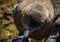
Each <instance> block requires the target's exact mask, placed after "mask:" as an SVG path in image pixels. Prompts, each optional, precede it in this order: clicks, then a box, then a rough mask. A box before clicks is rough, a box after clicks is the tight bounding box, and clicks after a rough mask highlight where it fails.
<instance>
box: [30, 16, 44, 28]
mask: <svg viewBox="0 0 60 42" xmlns="http://www.w3.org/2000/svg"><path fill="white" fill-rule="evenodd" d="M41 24H43V22H42V21H41V22H38V21H36V19H35V18H32V17H30V27H34V28H36V27H39V26H40V25H41Z"/></svg>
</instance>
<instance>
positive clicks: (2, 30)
mask: <svg viewBox="0 0 60 42" xmlns="http://www.w3.org/2000/svg"><path fill="white" fill-rule="evenodd" d="M15 3H16V0H0V42H9V40H11V39H14V38H17V37H18V34H19V31H18V30H17V28H16V26H15V24H14V20H13V17H12V15H13V6H14V4H15Z"/></svg>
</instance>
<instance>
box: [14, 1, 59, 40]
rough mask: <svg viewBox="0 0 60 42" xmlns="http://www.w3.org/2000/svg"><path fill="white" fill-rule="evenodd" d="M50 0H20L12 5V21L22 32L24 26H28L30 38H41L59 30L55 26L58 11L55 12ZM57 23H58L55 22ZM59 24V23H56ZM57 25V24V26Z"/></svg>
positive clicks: (21, 32)
mask: <svg viewBox="0 0 60 42" xmlns="http://www.w3.org/2000/svg"><path fill="white" fill-rule="evenodd" d="M55 2H58V1H54V0H53V1H52V0H21V2H19V3H17V4H16V5H15V6H14V14H13V17H14V21H15V24H16V26H17V28H18V30H19V31H20V35H22V34H23V33H24V30H25V28H27V27H30V28H31V30H32V33H31V35H30V37H31V38H33V39H36V40H41V39H43V38H46V37H48V36H50V35H52V34H53V33H55V32H57V31H59V30H60V28H59V30H58V29H57V27H55V26H56V25H55V24H56V22H55V21H56V20H57V18H59V16H58V15H59V13H58V14H56V13H55V11H57V9H56V10H55V8H56V7H57V6H56V4H55V7H54V3H55ZM57 16H58V17H57ZM57 24H58V23H57ZM58 25H59V24H58ZM58 27H59V26H58Z"/></svg>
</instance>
